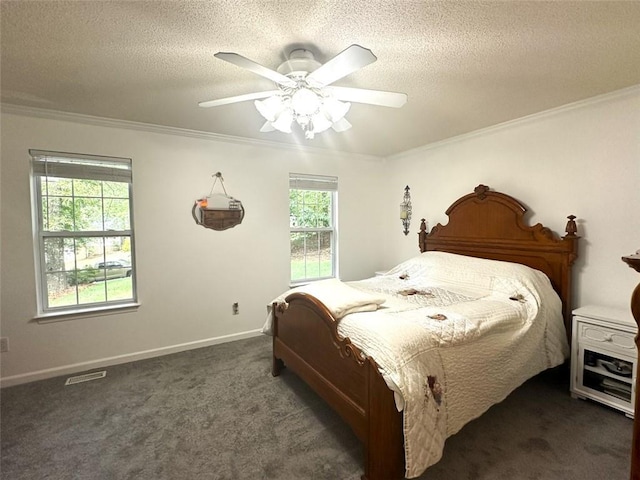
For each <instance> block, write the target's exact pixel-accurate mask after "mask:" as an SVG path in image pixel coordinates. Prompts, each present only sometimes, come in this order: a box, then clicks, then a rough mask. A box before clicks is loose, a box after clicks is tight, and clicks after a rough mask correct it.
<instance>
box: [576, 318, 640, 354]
mask: <svg viewBox="0 0 640 480" xmlns="http://www.w3.org/2000/svg"><path fill="white" fill-rule="evenodd" d="M578 325H579V332H578V342H580V343H582V342H589V343H595V344H600V345H602V346H603V347H605V348H606V347H609V348H616V349H622V351H628V352H630V353H633V352H634V351H635V341H634V339H635V335H634V334H633V333H630V332H623V331H621V330H615V329H612V328H607V327H602V326H600V325H593V324H590V323H585V322H582V321H579V322H578Z"/></svg>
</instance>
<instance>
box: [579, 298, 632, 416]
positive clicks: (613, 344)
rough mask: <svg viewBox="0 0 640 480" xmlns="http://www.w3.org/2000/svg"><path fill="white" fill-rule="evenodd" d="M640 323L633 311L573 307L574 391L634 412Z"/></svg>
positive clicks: (630, 412)
mask: <svg viewBox="0 0 640 480" xmlns="http://www.w3.org/2000/svg"><path fill="white" fill-rule="evenodd" d="M636 331H637V326H636V324H635V321H634V320H633V317H632V316H631V312H627V311H625V310H622V309H614V308H605V307H596V306H588V307H582V308H578V309H576V310H574V311H573V338H572V348H571V350H572V351H571V394H572V396H574V397H577V398H582V399H586V398H589V399H591V400H595V401H597V402H600V403H603V404H605V405H608V406H610V407H613V408H617V409H618V410H621V411H623V412H624V413H625V414H626V415H627V416H628V417H632V418H633V415H634V411H633V410H634V404H635V395H636V392H635V378H636V375H637V364H636V363H637V353H636V346H635V343H634V338H635V334H636Z"/></svg>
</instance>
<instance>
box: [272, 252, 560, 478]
mask: <svg viewBox="0 0 640 480" xmlns="http://www.w3.org/2000/svg"><path fill="white" fill-rule="evenodd" d="M400 277H403V278H400ZM349 286H350V287H351V288H354V289H358V290H360V291H361V292H363V293H365V292H366V293H367V294H369V295H372V296H373V297H374V298H378V299H384V300H386V301H385V302H384V303H377V304H376V305H380V308H379V310H378V311H376V312H366V311H365V312H360V313H354V314H350V315H346V316H344V317H343V318H342V320H341V321H340V323H339V325H338V332H339V333H340V334H341V335H343V336H345V337H349V338H350V339H351V341H352V342H353V343H354V344H355V345H356V346H358V347H359V348H360V349H361V350H362V351H363V352H364V353H365V354H366V355H368V356H371V357H372V358H373V359H374V360H375V361H376V363H377V364H378V366H379V368H380V371H381V373H382V375H383V376H384V378H385V380H386V382H387V384H388V385H389V386H390V388H392V389H393V390H394V391H395V392H396V394H397V395H396V403H397V404H398V406H399V408H400V409H403V410H404V415H403V416H404V437H405V460H406V476H407V477H408V478H413V477H417V476H419V475H420V474H421V473H422V472H423V471H424V470H425V469H426V468H427V467H429V466H430V465H433V464H434V463H436V462H437V461H438V460H439V459H440V458H441V456H442V451H443V448H444V441H445V439H446V438H447V437H449V436H450V435H453V434H454V433H456V432H457V431H459V430H460V429H461V428H462V427H463V426H464V425H465V424H466V423H467V422H469V421H470V420H472V419H474V418H476V417H478V416H480V415H481V414H482V413H484V412H485V411H486V410H487V409H488V408H489V407H490V406H491V405H493V404H495V403H498V402H500V401H502V400H503V399H504V398H505V397H506V396H507V395H508V394H509V393H511V392H512V391H513V390H514V389H515V388H517V387H518V386H519V385H521V384H522V383H523V382H524V381H525V380H527V379H528V378H530V377H532V376H534V375H536V374H537V373H539V372H541V371H542V370H545V369H547V368H550V367H554V366H557V365H559V364H561V363H562V362H563V361H564V360H565V359H566V358H567V357H568V353H569V347H568V344H567V339H566V333H565V330H564V324H563V321H562V314H561V311H562V309H561V302H560V299H559V298H558V296H557V295H556V293H555V292H554V291H553V289H552V287H551V285H550V282H549V280H548V278H547V277H546V276H545V275H544V274H542V273H541V272H538V271H537V270H533V269H530V268H528V267H525V266H522V265H517V264H511V263H505V262H496V261H491V260H483V259H476V258H471V257H464V256H460V255H453V254H447V253H441V252H428V253H424V254H422V255H420V256H418V257H415V258H414V259H411V260H409V261H407V262H404V263H403V264H400V265H398V266H397V267H395V268H394V269H392V270H391V271H389V272H388V273H387V274H386V275H383V276H378V277H373V278H371V279H367V280H363V281H359V282H350V283H349ZM279 298H281V297H279ZM268 330H269V328H268V326H267V325H265V331H268Z"/></svg>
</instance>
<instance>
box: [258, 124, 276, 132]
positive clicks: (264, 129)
mask: <svg viewBox="0 0 640 480" xmlns="http://www.w3.org/2000/svg"><path fill="white" fill-rule="evenodd" d="M260 131H261V132H262V133H267V132H275V131H276V128H275V127H274V126H273V125H272V124H271V122H264V125H262V128H261V129H260Z"/></svg>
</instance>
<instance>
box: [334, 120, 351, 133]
mask: <svg viewBox="0 0 640 480" xmlns="http://www.w3.org/2000/svg"><path fill="white" fill-rule="evenodd" d="M331 128H333V129H334V130H335V131H336V132H344V131H345V130H349V129H350V128H351V124H350V123H349V121H348V120H347V119H346V118H344V117H343V118H341V119H340V120H338V121H337V122H333V125H331Z"/></svg>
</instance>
